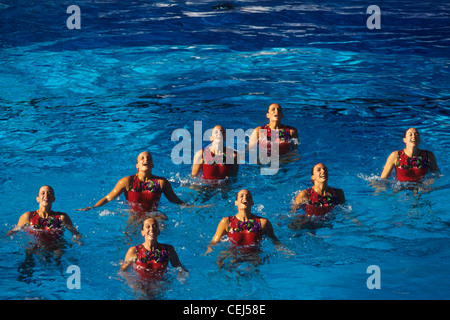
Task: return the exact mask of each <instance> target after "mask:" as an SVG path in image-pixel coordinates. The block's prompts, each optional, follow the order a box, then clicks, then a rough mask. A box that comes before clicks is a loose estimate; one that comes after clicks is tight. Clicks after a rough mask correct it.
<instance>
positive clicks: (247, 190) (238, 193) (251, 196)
mask: <svg viewBox="0 0 450 320" xmlns="http://www.w3.org/2000/svg"><path fill="white" fill-rule="evenodd" d="M242 190H247V191H248V193H250V196H251V197H252V198H253V195H252V193H251V192H250V190H248V189H241V190H239V191H238V193H236V201H237V199H238V195H239V192H241V191H242Z"/></svg>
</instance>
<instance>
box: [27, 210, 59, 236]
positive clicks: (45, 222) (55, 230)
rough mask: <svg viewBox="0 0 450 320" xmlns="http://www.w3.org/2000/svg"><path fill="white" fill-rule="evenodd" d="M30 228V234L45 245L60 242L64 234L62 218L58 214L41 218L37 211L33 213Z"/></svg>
mask: <svg viewBox="0 0 450 320" xmlns="http://www.w3.org/2000/svg"><path fill="white" fill-rule="evenodd" d="M30 226H31V228H30V232H31V233H33V234H34V235H35V236H36V239H37V240H39V241H40V242H44V243H53V242H55V241H58V240H60V239H61V237H62V236H63V234H64V229H63V225H62V221H61V216H60V215H58V214H55V215H49V216H48V217H47V218H41V217H40V216H39V214H38V213H37V211H33V212H32V213H31V215H30Z"/></svg>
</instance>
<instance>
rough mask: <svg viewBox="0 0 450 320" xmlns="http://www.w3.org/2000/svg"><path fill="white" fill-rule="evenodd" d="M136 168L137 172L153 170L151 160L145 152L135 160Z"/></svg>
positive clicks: (149, 155)
mask: <svg viewBox="0 0 450 320" xmlns="http://www.w3.org/2000/svg"><path fill="white" fill-rule="evenodd" d="M136 168H137V169H138V171H139V172H146V171H150V170H151V169H152V168H153V158H152V156H151V154H150V153H148V152H147V151H144V152H141V153H140V154H139V155H138V157H137V159H136Z"/></svg>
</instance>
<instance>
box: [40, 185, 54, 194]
mask: <svg viewBox="0 0 450 320" xmlns="http://www.w3.org/2000/svg"><path fill="white" fill-rule="evenodd" d="M43 187H48V188H50V190H52V192H53V195H55V190H53V188H52V187H51V186H49V185H47V184H46V185H43V186H41V187H40V188H39V190H38V196H39V192H40V191H41V189H42V188H43Z"/></svg>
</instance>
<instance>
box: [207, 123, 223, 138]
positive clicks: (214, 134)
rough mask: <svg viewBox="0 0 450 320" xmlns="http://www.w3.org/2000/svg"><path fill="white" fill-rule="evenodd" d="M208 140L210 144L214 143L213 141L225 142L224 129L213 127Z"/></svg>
mask: <svg viewBox="0 0 450 320" xmlns="http://www.w3.org/2000/svg"><path fill="white" fill-rule="evenodd" d="M210 140H211V141H212V142H214V141H216V142H222V141H225V129H224V128H223V127H222V126H220V125H217V126H215V127H214V128H213V129H212V131H211V137H210Z"/></svg>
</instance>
